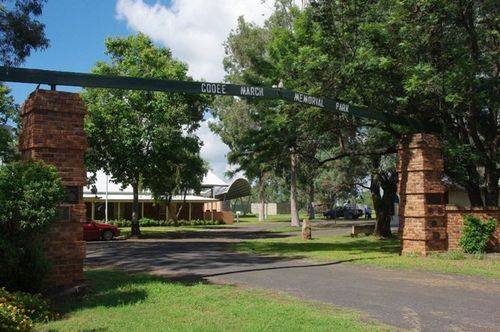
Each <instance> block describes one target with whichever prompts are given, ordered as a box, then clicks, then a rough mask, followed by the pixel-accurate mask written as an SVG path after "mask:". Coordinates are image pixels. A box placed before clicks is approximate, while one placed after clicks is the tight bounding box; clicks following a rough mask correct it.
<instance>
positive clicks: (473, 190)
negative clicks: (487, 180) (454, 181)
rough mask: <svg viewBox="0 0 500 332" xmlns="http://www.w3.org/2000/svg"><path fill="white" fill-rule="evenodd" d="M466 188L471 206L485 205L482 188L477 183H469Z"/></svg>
mask: <svg viewBox="0 0 500 332" xmlns="http://www.w3.org/2000/svg"><path fill="white" fill-rule="evenodd" d="M466 189H467V195H468V196H469V201H470V205H471V206H484V204H483V197H482V196H481V188H480V187H479V186H478V185H477V184H476V183H469V184H467V186H466Z"/></svg>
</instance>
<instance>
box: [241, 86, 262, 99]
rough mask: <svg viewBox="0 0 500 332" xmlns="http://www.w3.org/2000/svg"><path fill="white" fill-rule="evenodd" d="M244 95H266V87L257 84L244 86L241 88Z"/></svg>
mask: <svg viewBox="0 0 500 332" xmlns="http://www.w3.org/2000/svg"><path fill="white" fill-rule="evenodd" d="M240 94H241V95H242V96H251V97H264V88H260V87H257V86H255V87H254V86H242V87H241V90H240Z"/></svg>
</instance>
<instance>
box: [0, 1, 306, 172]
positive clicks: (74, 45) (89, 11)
mask: <svg viewBox="0 0 500 332" xmlns="http://www.w3.org/2000/svg"><path fill="white" fill-rule="evenodd" d="M299 1H300V0H299ZM272 4H273V1H272V0H264V1H263V0H163V1H147V0H116V1H115V0H78V1H68V0H48V1H47V3H46V5H45V6H44V10H43V14H42V16H41V17H40V19H39V20H40V21H41V22H43V23H44V24H45V25H46V30H45V31H46V35H47V37H48V38H49V39H50V46H49V48H47V49H46V50H42V51H36V52H34V53H33V54H31V56H30V57H29V58H28V59H27V60H26V61H25V63H23V65H22V67H25V68H38V69H49V70H61V71H73V72H84V73H86V72H90V70H91V68H92V67H93V66H94V64H95V62H96V61H97V60H106V56H105V54H104V40H105V38H106V37H111V36H112V37H118V36H128V35H131V34H135V33H137V32H142V33H144V34H146V35H148V36H149V37H151V38H152V39H153V40H154V41H155V42H156V43H157V44H158V45H160V46H164V47H168V48H170V49H171V50H172V53H173V55H174V57H176V58H177V59H179V60H182V61H184V62H186V63H187V64H188V65H189V74H190V75H191V76H192V77H193V78H194V79H195V80H207V81H222V80H223V78H224V69H223V66H222V59H223V57H224V47H223V42H224V40H225V39H226V38H227V36H228V34H229V32H230V30H231V29H232V28H234V27H235V26H236V21H237V18H238V17H239V16H241V15H243V16H244V17H245V19H246V20H248V21H252V22H254V23H256V24H262V23H263V22H264V21H265V19H266V18H268V17H269V15H270V14H271V13H272V7H273V5H272ZM7 85H8V86H9V87H10V88H11V89H12V94H13V96H14V98H15V100H16V102H17V103H19V104H21V103H22V102H23V101H24V100H25V99H26V98H27V96H28V95H29V93H30V92H31V91H33V90H34V89H35V87H36V85H34V84H17V83H8V84H7ZM58 90H62V91H79V89H77V88H71V87H58ZM206 120H207V121H205V122H203V123H202V125H201V128H200V129H199V131H198V136H199V137H200V138H201V139H202V141H203V148H202V151H201V155H202V157H203V158H204V159H205V160H206V161H207V162H208V163H209V166H210V168H211V169H212V171H213V172H214V173H215V174H216V175H218V176H219V177H221V178H222V177H224V172H225V171H226V170H227V169H228V165H227V162H226V154H227V152H228V151H229V149H228V147H227V146H226V145H225V144H224V143H222V141H221V140H220V139H219V138H218V137H217V136H216V135H214V134H213V133H212V132H211V131H210V129H209V128H208V125H207V122H208V121H211V120H212V119H210V118H207V119H206Z"/></svg>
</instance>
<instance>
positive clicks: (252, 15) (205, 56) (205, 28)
mask: <svg viewBox="0 0 500 332" xmlns="http://www.w3.org/2000/svg"><path fill="white" fill-rule="evenodd" d="M272 7H273V5H272V0H267V1H266V2H264V3H262V0H172V1H171V3H170V5H168V6H167V5H163V4H161V3H159V2H157V3H155V4H148V3H146V2H144V1H143V0H118V1H117V3H116V14H117V18H118V19H122V20H125V21H126V22H127V24H128V26H129V27H130V28H131V29H133V30H135V31H140V32H142V33H144V34H146V35H148V36H149V37H151V38H152V39H153V40H155V41H157V42H160V43H162V44H163V45H164V46H167V47H169V48H170V49H171V50H172V52H173V54H174V56H175V57H177V58H178V59H180V60H182V61H185V62H187V63H188V64H189V73H190V75H192V76H193V77H194V78H195V79H198V80H199V79H206V80H210V81H220V80H222V78H223V77H224V69H223V67H222V59H223V57H224V47H223V43H224V41H225V40H226V38H227V36H228V34H229V31H230V30H231V29H232V28H234V27H235V26H236V21H237V19H238V17H239V16H241V15H243V16H244V17H245V19H247V20H248V21H252V22H255V23H257V24H262V23H263V22H264V20H265V19H266V18H268V17H269V15H270V14H271V13H272Z"/></svg>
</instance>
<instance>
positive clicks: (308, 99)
mask: <svg viewBox="0 0 500 332" xmlns="http://www.w3.org/2000/svg"><path fill="white" fill-rule="evenodd" d="M293 100H294V101H296V102H299V103H303V104H309V105H313V106H318V107H325V106H324V104H323V101H324V99H323V98H318V97H313V96H308V95H305V94H303V93H295V96H294V97H293Z"/></svg>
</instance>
